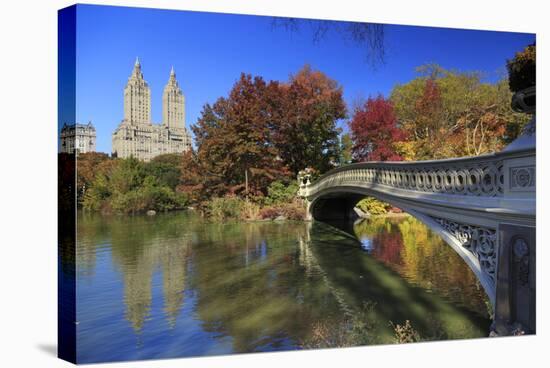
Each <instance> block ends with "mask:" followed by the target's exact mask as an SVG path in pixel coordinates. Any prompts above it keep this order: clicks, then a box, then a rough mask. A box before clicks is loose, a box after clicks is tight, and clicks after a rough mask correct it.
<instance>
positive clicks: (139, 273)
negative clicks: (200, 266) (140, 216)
mask: <svg viewBox="0 0 550 368" xmlns="http://www.w3.org/2000/svg"><path fill="white" fill-rule="evenodd" d="M138 235H139V234H138ZM137 238H139V236H138V237H137ZM113 245H114V246H116V244H115V242H113ZM190 254H191V246H190V241H189V240H188V239H182V238H173V239H166V237H165V234H162V233H161V234H158V236H155V237H153V238H150V239H143V238H141V239H139V240H137V242H136V243H132V247H131V248H129V247H126V248H124V249H119V250H117V254H116V256H115V261H116V263H117V264H118V266H119V267H120V270H121V272H122V274H123V280H124V303H125V304H126V314H125V315H126V319H127V320H128V321H129V322H130V323H131V324H132V327H133V329H134V331H135V332H136V333H139V332H140V331H141V330H142V328H143V324H144V322H145V321H146V320H147V318H148V317H149V314H150V310H151V304H152V302H153V296H152V288H153V285H152V280H153V275H154V273H155V271H156V270H160V272H162V283H163V298H164V308H163V311H164V314H165V318H166V321H167V322H168V324H169V325H170V327H174V326H175V324H176V319H177V317H178V315H179V313H180V311H181V308H182V306H183V302H184V300H183V293H184V291H185V280H186V272H187V259H188V257H189V256H190ZM159 266H160V268H159Z"/></svg>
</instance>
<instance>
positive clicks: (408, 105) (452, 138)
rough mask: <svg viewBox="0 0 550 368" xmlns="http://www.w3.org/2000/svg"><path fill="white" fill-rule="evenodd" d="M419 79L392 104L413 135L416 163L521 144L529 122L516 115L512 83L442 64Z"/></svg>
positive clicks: (398, 91)
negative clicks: (485, 78)
mask: <svg viewBox="0 0 550 368" xmlns="http://www.w3.org/2000/svg"><path fill="white" fill-rule="evenodd" d="M417 71H418V72H419V76H418V77H417V78H415V79H413V80H412V81H410V82H408V83H406V84H402V85H397V86H396V87H395V88H394V89H393V90H392V93H391V97H390V99H391V101H392V103H393V105H394V108H395V113H396V116H397V119H398V121H399V124H400V125H401V126H402V127H403V129H404V130H405V131H406V132H407V133H408V135H409V139H408V142H409V145H408V147H407V149H408V152H409V153H410V152H412V153H414V157H409V158H410V159H416V160H419V159H440V158H448V157H460V156H470V155H479V154H483V153H488V152H495V151H499V150H501V149H502V148H503V147H504V146H505V144H507V143H508V142H510V141H512V140H513V139H515V137H516V136H517V134H518V132H519V131H520V130H521V127H522V126H523V125H524V124H525V123H526V121H527V118H526V117H525V116H522V114H518V113H515V112H513V111H512V109H511V107H510V101H511V96H512V95H511V92H510V90H509V88H508V86H507V81H506V80H501V81H499V82H497V83H494V84H492V83H486V82H483V81H482V75H481V73H478V72H457V71H450V70H446V69H443V68H441V67H440V66H438V65H426V66H422V67H419V68H418V69H417Z"/></svg>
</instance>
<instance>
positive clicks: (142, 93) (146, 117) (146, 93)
mask: <svg viewBox="0 0 550 368" xmlns="http://www.w3.org/2000/svg"><path fill="white" fill-rule="evenodd" d="M124 120H126V121H129V122H132V123H146V124H151V91H150V90H149V85H148V84H147V82H146V81H145V79H143V73H142V71H141V64H140V62H139V58H137V57H136V62H135V63H134V70H132V74H131V75H130V78H128V83H127V84H126V87H125V88H124Z"/></svg>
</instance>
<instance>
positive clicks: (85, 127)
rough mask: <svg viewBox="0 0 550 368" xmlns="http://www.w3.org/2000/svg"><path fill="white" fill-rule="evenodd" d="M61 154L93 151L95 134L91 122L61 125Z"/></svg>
mask: <svg viewBox="0 0 550 368" xmlns="http://www.w3.org/2000/svg"><path fill="white" fill-rule="evenodd" d="M60 138H61V152H64V153H77V154H78V153H86V152H94V151H95V140H96V132H95V128H94V126H93V125H92V122H88V124H66V123H65V124H63V128H61V134H60Z"/></svg>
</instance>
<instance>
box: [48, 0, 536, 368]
mask: <svg viewBox="0 0 550 368" xmlns="http://www.w3.org/2000/svg"><path fill="white" fill-rule="evenodd" d="M58 24H59V50H58V55H59V58H58V59H59V66H58V68H59V69H58V76H59V86H58V96H59V99H58V100H59V114H58V115H59V116H58V133H59V134H58V138H59V144H58V147H59V149H58V164H59V166H58V167H59V169H58V179H59V180H58V182H59V188H58V193H59V200H58V208H59V229H58V232H59V279H58V280H59V316H58V321H59V322H58V327H59V328H58V331H59V336H58V338H59V357H60V358H62V359H65V360H68V361H70V362H73V363H98V362H115V361H132V360H144V359H160V358H184V357H197V356H210V355H220V354H237V353H253V352H266V351H289V350H302V349H320V348H339V347H348V346H365V345H380V344H404V343H416V342H426V341H434V342H435V341H441V340H456V339H474V338H476V339H477V338H488V337H495V338H498V337H501V336H512V335H524V334H535V333H536V310H535V296H536V280H535V264H536V262H535V260H536V244H535V233H536V225H535V223H536V221H535V220H536V217H535V208H536V188H535V181H536V144H535V142H536V139H535V136H536V128H535V125H536V118H535V116H536V115H535V111H536V110H535V109H536V103H535V100H536V83H535V74H536V73H535V68H536V63H535V61H536V57H535V55H536V43H535V41H536V37H535V34H529V33H514V32H497V31H489V30H466V29H449V28H434V27H421V26H407V25H392V24H374V23H368V19H365V22H364V23H361V22H349V21H344V20H316V19H298V18H281V17H272V16H258V15H241V14H221V13H206V12H194V11H193V12H191V11H182V10H160V9H150V8H130V7H113V6H98V5H81V4H79V5H74V6H71V7H68V8H65V9H62V10H60V11H59V15H58Z"/></svg>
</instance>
